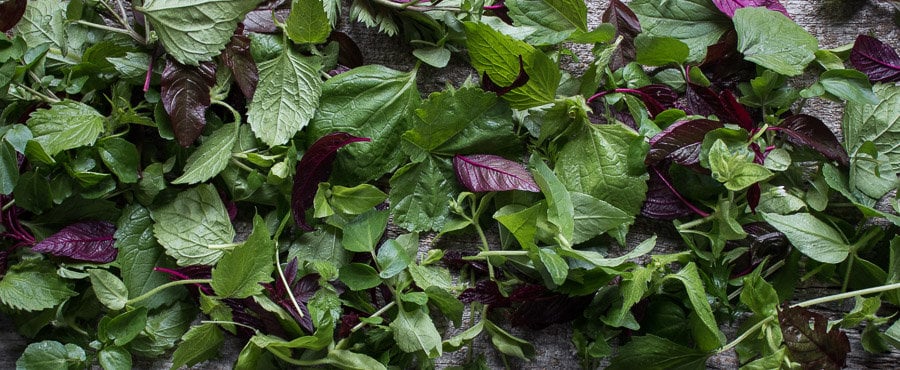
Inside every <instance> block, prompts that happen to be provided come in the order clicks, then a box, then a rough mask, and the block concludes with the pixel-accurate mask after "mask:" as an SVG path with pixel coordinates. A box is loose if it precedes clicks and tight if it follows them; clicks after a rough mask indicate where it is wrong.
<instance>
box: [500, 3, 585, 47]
mask: <svg viewBox="0 0 900 370" xmlns="http://www.w3.org/2000/svg"><path fill="white" fill-rule="evenodd" d="M504 4H505V5H506V6H507V7H508V8H509V17H510V18H512V19H513V21H514V22H516V24H517V25H521V26H524V27H533V28H534V29H535V31H534V32H533V33H531V34H530V35H528V37H526V39H525V40H526V41H528V42H529V43H531V44H533V45H553V44H558V43H560V42H562V41H563V40H565V39H566V38H567V37H569V35H571V34H572V33H573V32H576V31H581V32H588V28H587V5H586V4H585V2H584V1H581V0H510V1H507V2H505V3H504Z"/></svg>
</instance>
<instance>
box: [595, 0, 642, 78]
mask: <svg viewBox="0 0 900 370" xmlns="http://www.w3.org/2000/svg"><path fill="white" fill-rule="evenodd" d="M600 19H601V20H602V21H603V23H609V24H611V25H613V27H615V28H616V37H619V36H622V43H621V44H619V48H618V49H616V52H615V54H613V58H612V60H611V61H610V63H609V67H610V68H612V69H613V70H616V69H619V68H621V67H623V66H625V64H628V62H629V61H632V60H634V58H635V55H636V51H635V48H634V38H635V37H637V35H638V34H639V33H641V22H640V21H638V18H637V16H636V15H635V14H634V12H633V11H631V8H629V7H628V6H627V5H625V3H623V2H622V1H620V0H612V1H610V2H609V7H608V8H606V11H605V12H603V16H602V17H601V18H600Z"/></svg>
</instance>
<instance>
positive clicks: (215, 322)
mask: <svg viewBox="0 0 900 370" xmlns="http://www.w3.org/2000/svg"><path fill="white" fill-rule="evenodd" d="M200 323H201V324H217V325H235V326H240V327H244V328H247V329H250V330H253V331H259V330H257V329H256V328H254V327H252V326H250V325H247V324H241V323H239V322H234V321H220V320H202V321H200Z"/></svg>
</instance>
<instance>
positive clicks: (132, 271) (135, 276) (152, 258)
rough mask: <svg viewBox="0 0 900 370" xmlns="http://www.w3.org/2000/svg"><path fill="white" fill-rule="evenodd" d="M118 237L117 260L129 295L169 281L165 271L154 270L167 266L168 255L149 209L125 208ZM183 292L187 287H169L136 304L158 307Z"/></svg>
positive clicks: (140, 292)
mask: <svg viewBox="0 0 900 370" xmlns="http://www.w3.org/2000/svg"><path fill="white" fill-rule="evenodd" d="M115 238H116V244H115V247H116V249H118V250H119V254H118V255H117V256H116V263H118V264H119V270H120V273H121V276H122V282H124V283H125V287H126V288H127V289H128V297H129V298H135V297H138V296H140V295H143V294H144V293H147V292H149V291H150V290H151V289H153V288H155V287H157V286H160V285H162V284H165V283H167V282H169V278H168V277H167V276H166V275H165V274H163V273H161V272H156V271H154V270H153V268H154V267H156V266H164V265H163V263H164V261H165V259H166V256H165V254H164V253H163V249H162V247H161V246H160V245H159V244H158V243H157V242H156V238H154V237H153V219H151V218H150V211H149V210H147V209H146V208H144V207H141V206H140V205H132V206H130V207H127V208H125V209H124V210H123V211H122V216H121V217H120V218H119V221H118V223H117V224H116V234H115ZM183 293H184V291H183V289H177V288H169V289H166V290H164V291H162V292H159V293H157V294H155V295H153V296H152V297H150V298H148V299H145V300H143V301H140V302H138V303H136V305H138V306H146V307H147V308H157V307H159V306H162V305H163V304H165V303H168V302H172V301H175V300H177V299H178V298H179V295H180V294H183Z"/></svg>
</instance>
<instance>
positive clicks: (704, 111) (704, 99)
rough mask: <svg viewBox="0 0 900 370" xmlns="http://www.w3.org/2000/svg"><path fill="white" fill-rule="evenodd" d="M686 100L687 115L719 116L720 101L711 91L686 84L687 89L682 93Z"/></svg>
mask: <svg viewBox="0 0 900 370" xmlns="http://www.w3.org/2000/svg"><path fill="white" fill-rule="evenodd" d="M684 95H685V98H686V99H687V109H686V110H685V111H686V112H687V113H688V114H696V115H698V116H704V117H706V116H710V115H717V116H719V115H720V112H722V111H723V109H722V100H721V99H719V95H718V94H716V92H715V91H713V90H712V89H710V88H708V87H705V86H700V85H697V84H695V83H692V82H688V84H687V89H686V90H685V92H684Z"/></svg>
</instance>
